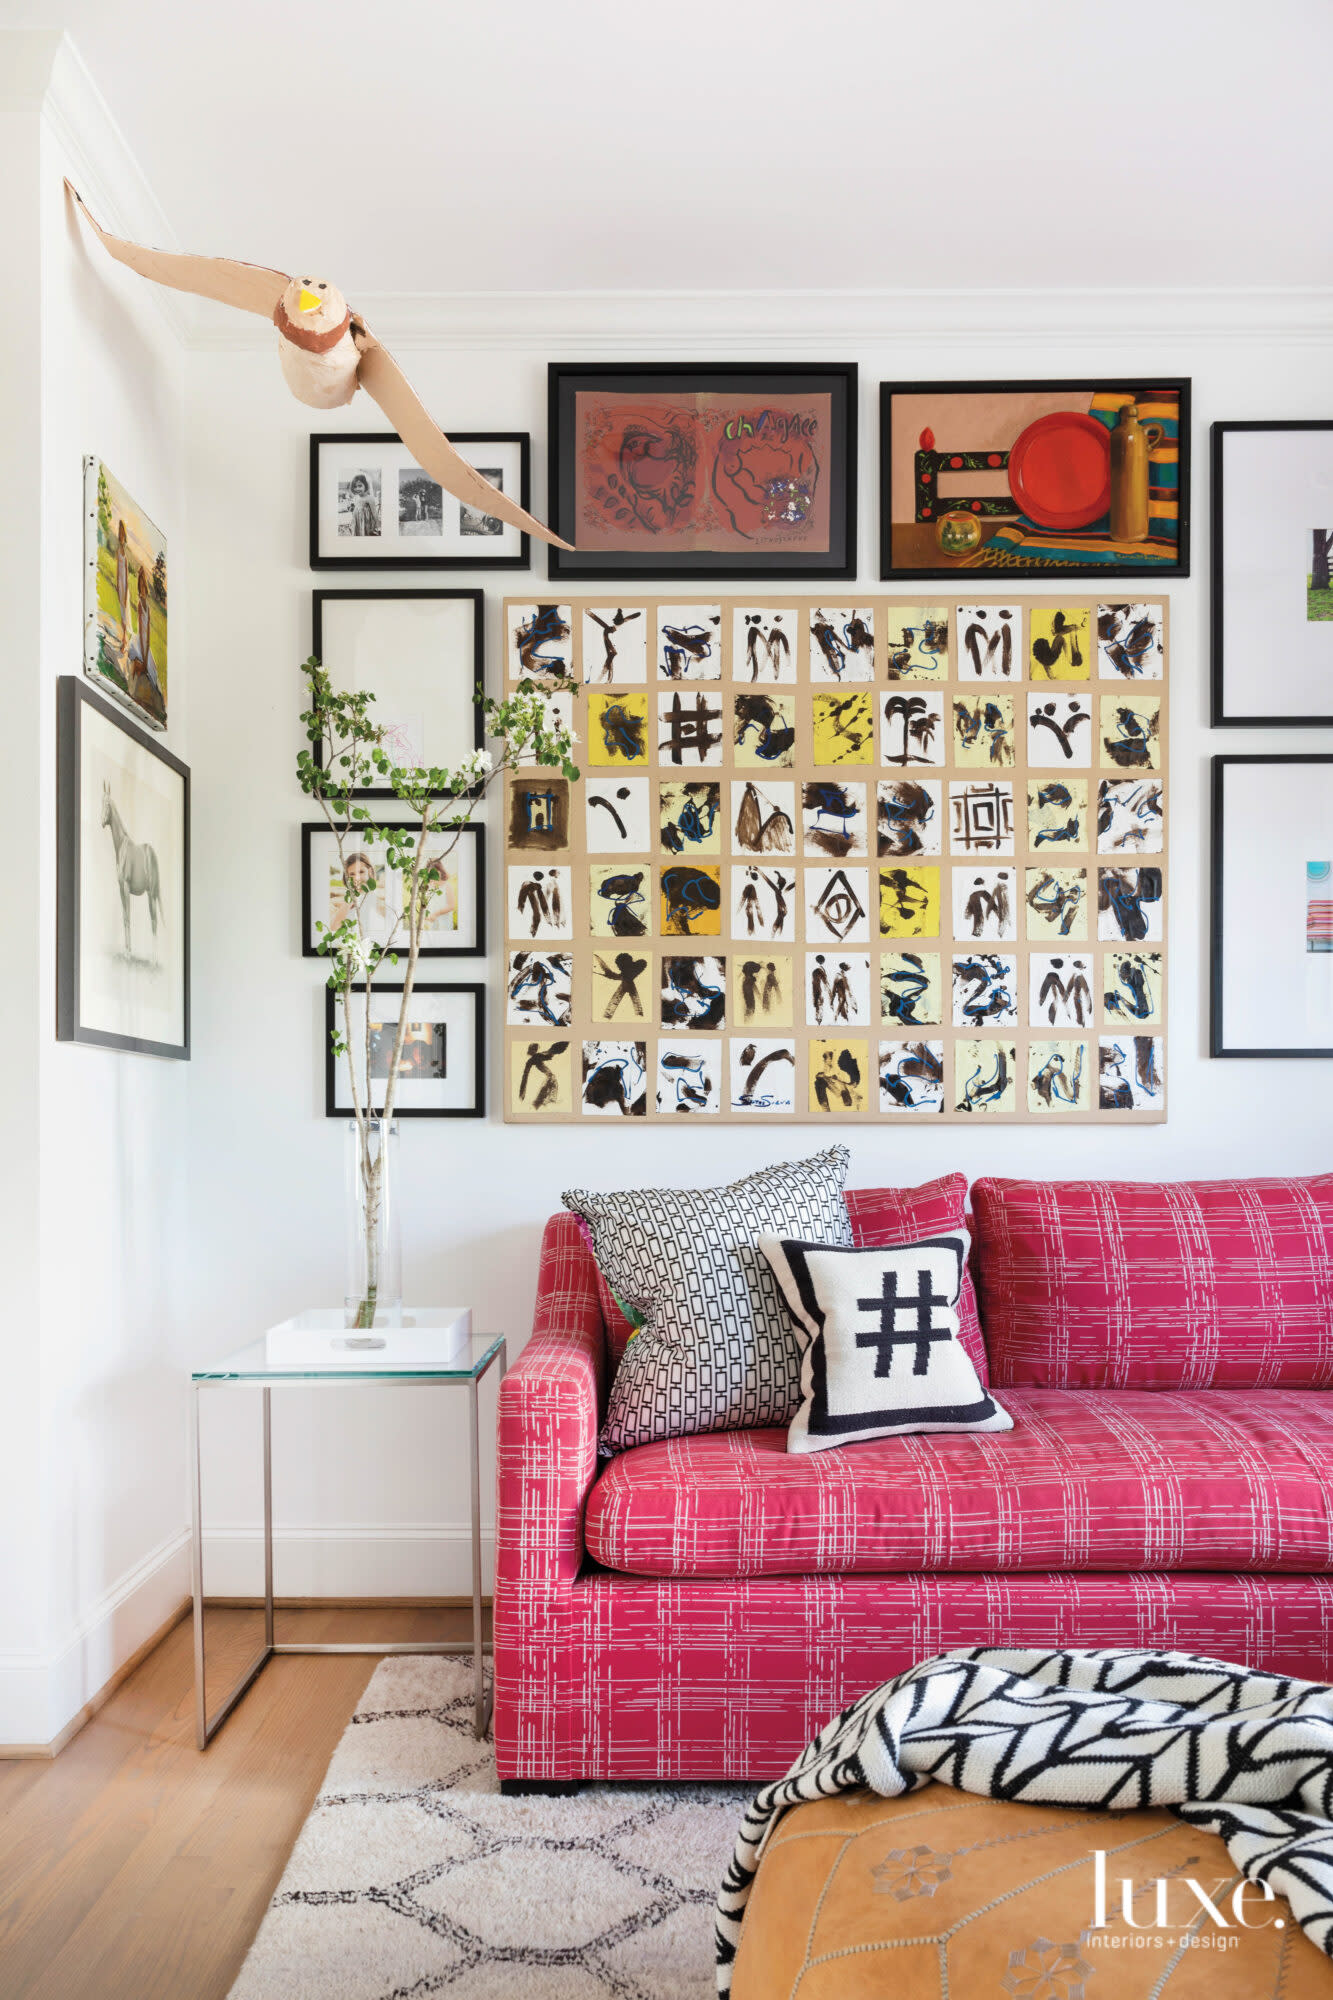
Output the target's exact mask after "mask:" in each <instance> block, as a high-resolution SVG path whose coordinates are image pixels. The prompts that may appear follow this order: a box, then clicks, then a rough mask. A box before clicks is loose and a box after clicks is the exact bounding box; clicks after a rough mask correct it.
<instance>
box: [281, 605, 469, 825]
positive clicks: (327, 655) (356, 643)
mask: <svg viewBox="0 0 1333 2000" xmlns="http://www.w3.org/2000/svg"><path fill="white" fill-rule="evenodd" d="M311 596H312V600H313V603H312V615H311V650H312V651H313V653H314V655H315V657H316V659H318V660H319V661H320V662H321V664H322V665H323V667H324V669H325V671H326V672H327V673H328V675H329V677H330V678H331V680H332V681H333V684H334V686H335V687H336V688H339V689H341V690H343V691H344V692H346V693H355V692H358V691H359V690H361V689H363V688H364V689H369V690H370V692H371V693H372V694H373V695H374V697H375V700H374V703H373V705H372V707H371V710H370V719H371V721H372V722H376V723H380V724H381V725H383V726H384V728H385V729H386V730H387V731H388V734H387V736H386V738H385V744H384V747H385V749H386V751H387V752H388V754H389V755H390V757H392V758H393V760H394V762H395V763H398V764H401V765H405V766H408V767H412V768H415V769H418V770H420V769H423V768H424V769H431V768H436V767H443V768H446V769H447V768H449V767H450V766H452V765H456V764H457V763H458V761H459V759H460V758H461V757H462V756H464V755H465V754H466V753H467V752H468V751H470V750H480V749H481V748H482V746H483V743H484V740H485V720H484V717H483V714H482V709H481V703H480V701H479V699H478V697H479V696H480V695H481V693H482V692H483V674H484V658H485V655H484V646H485V634H484V631H483V623H482V607H483V603H484V599H483V597H482V593H481V592H480V591H479V590H316V591H313V592H312V593H311ZM315 755H316V757H317V758H318V757H319V755H320V747H319V746H318V745H316V746H315ZM360 796H362V797H364V798H368V799H387V798H392V797H393V792H392V790H391V789H390V788H389V787H387V786H374V787H367V788H366V789H365V790H364V791H363V792H362V793H361V794H360Z"/></svg>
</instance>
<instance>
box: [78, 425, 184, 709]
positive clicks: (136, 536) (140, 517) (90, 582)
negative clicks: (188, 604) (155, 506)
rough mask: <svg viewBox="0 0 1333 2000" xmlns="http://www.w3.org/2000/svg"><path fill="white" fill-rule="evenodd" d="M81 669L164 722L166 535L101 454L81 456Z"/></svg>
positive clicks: (116, 695) (127, 703) (125, 702)
mask: <svg viewBox="0 0 1333 2000" xmlns="http://www.w3.org/2000/svg"><path fill="white" fill-rule="evenodd" d="M83 513H84V522H83V527H84V540H83V554H84V589H83V670H84V672H85V674H87V676H88V678H89V680H90V681H93V682H94V683H95V684H96V685H97V687H99V688H100V689H101V691H102V693H103V694H106V695H110V696H111V697H112V698H113V700H115V701H118V702H120V703H121V704H122V706H123V707H125V708H128V709H129V710H130V711H131V713H132V714H133V715H134V716H135V717H136V719H137V720H138V721H140V722H142V723H143V724H144V725H145V727H146V728H148V729H165V728H166V726H167V538H166V536H165V535H164V534H163V532H162V530H161V528H159V527H158V526H157V524H156V522H155V521H153V520H152V519H151V518H150V517H149V515H147V514H146V513H145V512H144V510H143V508H142V507H141V506H140V505H139V503H138V501H137V500H136V499H135V498H134V496H133V494H131V493H130V492H129V491H128V490H127V489H126V488H125V487H124V486H122V485H121V483H120V481H119V480H118V479H117V478H116V476H115V474H114V473H113V472H111V471H110V470H109V469H108V468H107V467H106V466H105V465H104V464H103V463H102V461H101V459H100V458H85V460H84V461H83Z"/></svg>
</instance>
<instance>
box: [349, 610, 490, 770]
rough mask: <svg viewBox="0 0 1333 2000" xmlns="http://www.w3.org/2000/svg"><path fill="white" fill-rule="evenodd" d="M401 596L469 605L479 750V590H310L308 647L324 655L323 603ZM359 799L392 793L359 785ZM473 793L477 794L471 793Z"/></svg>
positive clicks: (482, 641)
mask: <svg viewBox="0 0 1333 2000" xmlns="http://www.w3.org/2000/svg"><path fill="white" fill-rule="evenodd" d="M403 599H413V600H422V601H426V600H430V601H435V602H440V601H449V602H456V601H458V600H461V599H466V600H468V601H470V603H471V605H472V669H473V671H472V685H473V699H472V748H473V749H474V750H482V749H484V748H485V745H486V718H485V714H484V712H483V709H482V700H483V698H484V696H485V693H486V595H485V592H484V591H481V590H464V589H443V588H442V589H440V590H413V589H405V590H357V589H354V588H352V587H350V586H349V587H348V588H347V589H345V590H312V591H311V593H310V650H311V652H312V653H313V654H314V656H315V658H316V659H317V660H319V661H321V662H322V661H323V658H324V606H325V605H326V604H330V603H347V602H349V601H356V602H361V603H379V602H381V601H384V602H391V601H401V600H403ZM313 755H314V759H315V763H316V764H317V765H318V766H319V768H320V770H323V768H324V766H323V762H322V757H321V747H320V745H319V744H315V745H314V746H313ZM353 796H354V797H355V798H358V799H391V798H393V797H395V793H394V792H393V791H392V789H391V788H390V787H389V786H388V785H361V786H358V788H357V790H356V792H355V793H354V794H353ZM473 796H476V794H475V793H474V794H473Z"/></svg>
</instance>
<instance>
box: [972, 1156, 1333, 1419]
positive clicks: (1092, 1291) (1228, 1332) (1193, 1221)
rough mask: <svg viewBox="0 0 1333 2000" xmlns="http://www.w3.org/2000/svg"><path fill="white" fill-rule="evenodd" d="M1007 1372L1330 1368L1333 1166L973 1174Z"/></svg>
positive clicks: (984, 1288)
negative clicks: (1210, 1177) (1332, 1170)
mask: <svg viewBox="0 0 1333 2000" xmlns="http://www.w3.org/2000/svg"><path fill="white" fill-rule="evenodd" d="M972 1209H973V1218H974V1220H973V1240H974V1245H975V1248H974V1252H973V1272H974V1276H975V1278H976V1281H977V1290H978V1294H979V1297H980V1303H981V1324H982V1328H983V1330H984V1333H985V1337H986V1350H987V1353H988V1355H989V1357H990V1378H991V1381H992V1383H994V1384H996V1385H997V1386H1000V1387H1006V1386H1011V1385H1014V1384H1045V1385H1048V1386H1050V1387H1053V1388H1074V1389H1096V1388H1115V1389H1206V1388H1217V1389H1244V1388H1261V1387H1262V1388H1289V1389H1321V1388H1326V1387H1328V1386H1329V1385H1330V1384H1333V1174H1323V1175H1319V1176H1317V1177H1315V1178H1313V1179H1310V1180H1262V1181H1157V1182H1152V1181H1144V1182H1127V1181H1008V1180H980V1181H978V1182H977V1183H976V1185H975V1186H974V1188H973V1189H972Z"/></svg>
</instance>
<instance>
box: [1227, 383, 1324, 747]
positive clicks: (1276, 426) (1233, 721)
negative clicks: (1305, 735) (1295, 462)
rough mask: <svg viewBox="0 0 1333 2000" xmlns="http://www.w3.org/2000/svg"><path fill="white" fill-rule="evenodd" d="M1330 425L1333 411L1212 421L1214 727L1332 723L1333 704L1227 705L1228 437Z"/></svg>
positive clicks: (1300, 726)
mask: <svg viewBox="0 0 1333 2000" xmlns="http://www.w3.org/2000/svg"><path fill="white" fill-rule="evenodd" d="M1247 431H1248V432H1254V431H1286V432H1293V431H1333V417H1311V418H1309V419H1308V420H1307V419H1305V418H1301V417H1283V418H1275V419H1272V420H1269V419H1254V420H1245V421H1240V422H1234V423H1232V422H1223V423H1215V424H1213V425H1212V427H1211V431H1210V437H1209V445H1210V468H1209V469H1210V471H1211V473H1212V503H1213V510H1212V549H1211V564H1212V572H1211V583H1210V590H1209V611H1210V624H1211V628H1212V632H1211V650H1212V712H1211V716H1210V720H1211V722H1212V726H1213V728H1214V729H1333V705H1331V706H1330V707H1329V710H1328V712H1327V714H1325V715H1253V714H1250V715H1228V714H1227V706H1226V631H1225V620H1226V609H1225V606H1226V539H1225V538H1226V499H1225V494H1226V440H1227V438H1228V437H1229V436H1231V435H1232V433H1234V432H1247Z"/></svg>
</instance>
